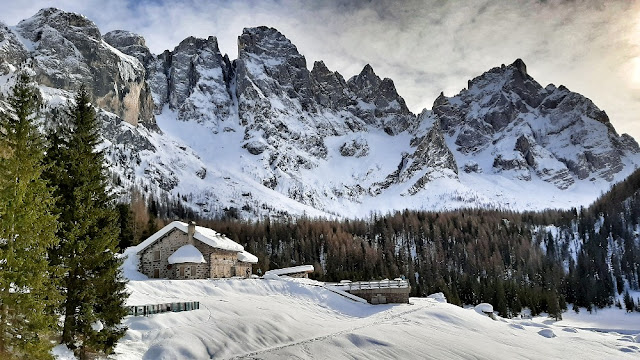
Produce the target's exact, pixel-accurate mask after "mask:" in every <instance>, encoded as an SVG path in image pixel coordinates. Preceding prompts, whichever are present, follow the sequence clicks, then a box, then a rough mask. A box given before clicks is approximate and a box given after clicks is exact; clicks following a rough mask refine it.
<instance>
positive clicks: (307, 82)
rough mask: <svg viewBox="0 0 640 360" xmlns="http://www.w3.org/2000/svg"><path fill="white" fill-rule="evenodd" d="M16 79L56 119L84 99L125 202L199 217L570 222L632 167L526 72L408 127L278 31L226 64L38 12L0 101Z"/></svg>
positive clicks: (209, 52) (2, 69) (3, 46)
mask: <svg viewBox="0 0 640 360" xmlns="http://www.w3.org/2000/svg"><path fill="white" fill-rule="evenodd" d="M24 67H27V68H31V70H32V72H34V73H35V80H36V81H37V82H38V83H39V85H40V89H41V92H42V93H43V97H44V98H45V100H47V101H49V102H50V103H51V105H52V106H55V105H56V104H60V103H64V101H66V99H69V98H72V96H73V91H74V90H75V89H76V87H77V86H78V84H80V83H84V84H86V85H87V86H89V87H90V88H91V91H92V93H93V96H94V99H95V101H94V104H95V105H96V107H97V110H98V115H99V117H100V119H101V120H102V124H103V136H104V138H105V143H104V152H105V154H106V158H107V162H108V167H109V170H110V171H111V173H112V175H113V178H114V180H115V181H116V183H117V184H118V188H119V189H120V191H121V194H122V195H123V198H125V197H126V193H127V191H128V189H129V188H130V187H131V186H137V187H138V188H139V189H142V191H145V192H147V193H148V194H150V195H151V194H153V195H152V196H155V197H157V198H160V199H161V200H162V201H165V202H166V201H169V200H170V199H173V201H182V202H185V203H186V204H188V205H190V206H192V207H193V208H194V209H196V210H197V211H199V212H200V214H201V215H203V216H213V215H220V214H222V213H227V214H232V215H234V216H236V215H237V216H241V217H256V216H264V215H270V216H277V215H285V214H298V215H299V214H307V215H311V216H321V215H322V216H326V215H328V214H337V215H344V216H367V215H368V214H370V212H371V211H390V210H396V209H404V208H413V209H444V208H449V209H450V208H457V207H463V206H476V207H477V206H488V207H502V208H511V209H539V208H545V207H568V206H579V205H586V203H588V202H589V201H591V200H593V198H595V196H597V194H598V193H599V190H604V189H607V188H608V187H609V186H610V184H611V182H613V181H619V180H621V179H622V178H623V177H624V176H625V174H628V173H630V172H631V171H632V170H633V169H632V168H633V167H634V166H636V165H637V164H640V155H639V153H640V149H639V147H638V144H637V143H636V142H635V140H633V139H632V138H631V137H629V136H628V135H622V136H619V135H618V134H617V133H616V132H615V129H614V128H613V126H612V125H611V123H610V122H609V119H608V117H607V115H606V114H605V113H604V112H603V111H601V110H600V109H598V108H597V107H596V106H595V105H594V104H593V103H592V102H591V101H590V100H589V99H587V98H585V97H583V96H581V95H579V94H576V93H573V92H571V91H569V90H568V89H566V88H565V87H563V86H559V87H555V86H553V85H549V86H547V87H542V86H541V85H540V84H538V83H537V82H536V81H535V80H534V79H533V78H532V77H531V76H530V75H529V74H528V73H527V69H526V65H525V64H524V62H522V61H521V60H517V61H516V62H514V63H513V64H511V65H508V66H504V65H503V66H501V67H496V68H494V69H491V70H489V71H487V72H486V73H484V74H482V75H480V76H478V77H477V78H475V79H473V80H470V81H469V83H468V89H465V90H463V91H461V92H460V93H459V94H457V95H455V96H453V97H446V96H444V95H441V96H439V97H438V98H437V99H436V100H435V102H434V105H433V108H432V110H425V111H423V112H422V113H421V114H420V115H419V116H416V115H414V114H412V113H411V112H410V111H409V110H408V108H407V106H406V104H405V102H404V100H403V99H402V97H401V96H400V95H399V94H398V93H397V91H396V89H395V86H394V84H393V81H392V80H390V79H387V78H380V77H379V76H378V75H376V73H375V72H374V70H373V68H372V67H371V66H370V65H366V66H365V67H364V68H363V69H362V71H361V72H360V73H359V74H357V75H355V76H353V77H351V78H349V79H348V80H345V78H344V77H343V76H342V75H341V74H339V73H338V72H335V71H331V70H330V69H328V67H327V66H326V65H325V64H324V63H323V62H322V61H317V62H315V63H314V64H313V67H312V69H311V70H309V68H308V67H307V63H306V59H305V57H304V56H303V55H302V54H300V53H299V52H298V49H297V48H296V46H295V45H294V44H292V43H291V41H290V40H289V39H287V38H286V37H285V36H284V35H283V34H281V33H280V32H278V31H277V30H276V29H273V28H268V27H257V28H247V29H244V31H243V33H242V34H241V35H240V36H239V37H238V58H237V59H236V60H233V61H231V60H229V58H228V56H226V55H223V54H221V52H220V50H219V48H218V41H217V39H216V38H215V37H213V36H211V37H208V38H206V39H201V38H194V37H189V38H186V39H185V40H183V41H182V42H181V43H180V44H178V45H177V46H176V47H175V48H174V49H173V50H166V51H165V52H163V53H162V54H160V55H153V54H151V52H150V51H149V49H148V48H147V47H146V45H145V41H144V39H143V38H142V37H141V36H139V35H136V34H133V33H131V32H128V31H122V30H116V31H112V32H109V33H107V34H104V35H101V33H100V31H99V29H98V28H97V27H96V26H95V24H93V23H92V22H91V21H89V20H88V19H86V18H84V17H83V16H81V15H77V14H72V13H66V12H64V11H61V10H57V9H43V10H41V11H40V12H38V13H37V14H36V15H35V16H34V17H32V18H30V19H27V20H24V21H22V22H20V23H19V24H18V25H17V26H16V27H7V26H4V25H3V24H0V75H3V76H2V77H0V79H2V81H4V82H5V83H0V90H2V91H6V89H7V88H8V86H10V85H11V78H12V75H13V74H14V73H15V72H16V71H17V70H18V69H20V68H24ZM0 105H1V100H0ZM156 120H157V124H156ZM585 189H586V191H585ZM531 194H535V195H531ZM585 194H586V195H585Z"/></svg>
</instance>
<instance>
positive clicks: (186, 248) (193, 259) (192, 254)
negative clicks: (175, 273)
mask: <svg viewBox="0 0 640 360" xmlns="http://www.w3.org/2000/svg"><path fill="white" fill-rule="evenodd" d="M167 261H168V262H169V264H184V263H204V262H205V261H204V256H202V253H201V252H200V250H198V249H197V248H196V247H195V246H193V245H191V244H187V245H183V246H181V247H180V248H179V249H178V250H176V251H175V252H174V253H173V254H171V256H169V259H167Z"/></svg>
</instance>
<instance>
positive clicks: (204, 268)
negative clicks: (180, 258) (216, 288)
mask: <svg viewBox="0 0 640 360" xmlns="http://www.w3.org/2000/svg"><path fill="white" fill-rule="evenodd" d="M172 268H173V276H171V277H170V279H206V278H208V277H209V276H208V275H209V264H208V263H201V264H195V263H184V264H173V267H172Z"/></svg>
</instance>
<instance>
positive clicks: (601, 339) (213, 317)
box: [115, 264, 640, 359]
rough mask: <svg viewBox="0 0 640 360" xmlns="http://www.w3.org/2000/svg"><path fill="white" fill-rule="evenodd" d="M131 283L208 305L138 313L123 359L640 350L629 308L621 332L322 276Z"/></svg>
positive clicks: (136, 291)
mask: <svg viewBox="0 0 640 360" xmlns="http://www.w3.org/2000/svg"><path fill="white" fill-rule="evenodd" d="M129 265H131V264H129ZM127 273H128V275H129V276H130V277H134V278H138V279H140V276H141V275H140V274H139V273H138V276H137V277H136V274H135V273H134V271H132V269H129V270H128V271H127ZM128 289H129V291H130V292H131V297H130V298H129V300H128V304H131V305H144V304H155V303H165V302H178V301H199V302H200V309H199V310H194V311H188V312H181V313H164V314H156V315H151V316H149V317H128V318H127V319H126V320H125V324H126V325H127V326H128V327H129V330H128V331H127V333H126V335H125V337H124V338H123V339H122V340H121V341H120V342H119V343H118V345H117V347H116V356H115V358H116V359H173V358H194V359H195V358H198V359H200V358H261V359H276V358H285V357H286V358H332V359H341V358H394V359H399V358H402V359H418V358H421V359H422V358H433V359H467V358H470V357H472V358H479V359H520V358H559V357H567V356H568V357H572V358H584V359H603V358H616V359H626V358H629V359H631V358H636V357H637V356H638V354H639V353H640V345H639V344H638V342H640V328H639V327H638V316H637V314H629V315H627V314H625V313H624V312H622V311H619V310H613V311H615V312H617V314H618V315H619V316H617V317H616V318H617V322H616V326H617V327H616V329H618V330H617V331H616V330H611V329H610V328H609V330H607V326H608V325H607V324H602V325H599V324H600V321H601V319H602V317H598V316H597V315H596V316H590V315H589V314H588V313H587V312H586V311H582V312H581V314H580V315H575V314H568V313H567V318H568V320H565V321H561V322H553V321H551V320H549V319H546V318H544V317H540V318H534V319H531V320H527V319H511V320H508V319H502V318H500V317H498V318H497V320H491V319H490V318H489V317H487V316H486V315H481V314H479V313H477V312H476V311H474V310H473V309H462V308H460V307H457V306H454V305H450V304H447V303H446V302H441V301H439V300H438V297H434V298H411V300H410V304H397V305H369V304H363V303H360V302H355V301H352V300H350V299H347V298H345V297H342V296H340V295H338V294H336V293H333V292H331V291H329V290H327V289H325V288H323V287H322V283H318V282H316V281H313V280H303V279H288V278H285V277H282V278H280V279H270V280H263V279H223V280H177V281H176V280H173V281H172V280H135V281H131V282H130V283H129V285H128ZM602 311H604V312H606V311H607V310H602ZM611 315H612V314H609V315H608V316H605V317H611ZM574 324H575V325H574ZM576 325H579V326H581V327H584V328H585V329H582V328H580V327H577V326H576ZM589 329H592V330H589ZM620 329H623V330H620ZM594 330H599V331H594ZM619 332H622V333H623V334H624V335H622V334H620V333H619Z"/></svg>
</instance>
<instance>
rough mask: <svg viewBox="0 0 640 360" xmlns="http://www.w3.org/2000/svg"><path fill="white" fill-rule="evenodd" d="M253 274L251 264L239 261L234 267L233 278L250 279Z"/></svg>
mask: <svg viewBox="0 0 640 360" xmlns="http://www.w3.org/2000/svg"><path fill="white" fill-rule="evenodd" d="M251 274H252V266H251V264H250V263H244V262H240V261H238V262H237V263H236V265H235V266H234V275H233V276H242V277H250V276H251Z"/></svg>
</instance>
